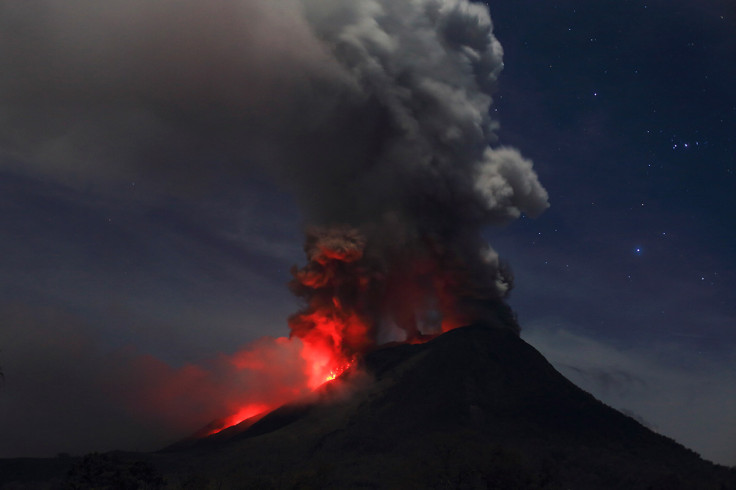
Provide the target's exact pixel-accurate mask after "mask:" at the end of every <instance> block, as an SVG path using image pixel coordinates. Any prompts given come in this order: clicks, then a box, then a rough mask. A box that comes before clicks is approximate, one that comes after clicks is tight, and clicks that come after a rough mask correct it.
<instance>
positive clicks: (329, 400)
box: [156, 324, 736, 489]
mask: <svg viewBox="0 0 736 490" xmlns="http://www.w3.org/2000/svg"><path fill="white" fill-rule="evenodd" d="M156 458H161V459H160V462H161V463H164V462H169V461H175V460H176V461H178V463H177V465H176V467H177V468H179V467H181V466H180V465H181V464H182V461H187V462H188V464H189V465H191V467H196V468H200V469H201V470H202V472H203V473H204V474H206V476H207V478H208V479H210V480H209V481H212V482H221V483H222V484H224V485H225V486H226V487H227V486H228V485H233V484H234V483H235V482H241V484H243V485H245V487H244V488H256V487H257V488H479V489H480V488H502V489H511V488H581V489H589V488H598V489H607V488H610V489H619V488H620V489H624V488H625V489H638V488H641V489H654V488H661V489H665V488H666V489H678V488H681V489H686V488H687V489H699V488H703V489H706V488H707V489H711V488H713V489H721V488H736V474H735V473H734V472H733V471H732V470H731V471H729V470H728V469H726V468H723V467H718V466H716V465H713V464H711V463H709V462H707V461H704V460H702V459H701V458H700V457H699V456H698V455H697V454H695V453H694V452H692V451H690V450H688V449H686V448H684V447H683V446H681V445H679V444H678V443H676V442H674V441H672V440H671V439H668V438H666V437H663V436H661V435H658V434H656V433H654V432H652V431H651V430H649V429H647V428H646V427H644V426H642V425H641V424H639V423H638V422H637V421H635V420H634V419H632V418H630V417H628V416H626V415H624V414H622V413H620V412H618V411H616V410H614V409H612V408H610V407H608V406H606V405H605V404H603V403H601V402H600V401H598V400H596V399H595V398H594V397H593V396H591V395H590V394H588V393H587V392H585V391H583V390H581V389H579V388H578V387H576V386H575V385H573V384H572V383H571V382H570V381H568V380H567V379H566V378H564V377H563V376H562V375H561V374H560V373H558V372H557V371H556V370H555V369H554V368H553V367H552V365H550V364H549V363H548V362H547V361H546V360H545V358H544V357H543V356H542V355H541V354H540V353H539V352H537V351H536V350H535V349H534V348H533V347H531V346H530V345H529V344H527V343H526V342H524V341H523V340H522V339H521V338H519V336H518V335H516V334H515V333H514V332H513V331H512V330H511V329H508V328H497V327H494V326H490V325H488V324H474V325H469V326H466V327H461V328H458V329H455V330H452V331H450V332H447V333H445V334H443V335H441V336H439V337H437V338H435V339H433V340H431V341H429V342H427V343H424V344H414V345H411V344H399V345H393V346H387V347H384V348H379V349H377V350H375V351H373V352H371V353H369V354H368V355H366V356H365V357H364V358H363V359H362V360H361V361H360V362H359V363H358V365H357V366H354V367H353V368H351V369H350V370H349V371H348V372H346V373H344V375H343V376H341V377H340V378H338V379H337V380H335V381H333V382H331V383H326V384H325V385H323V386H322V387H321V388H320V389H319V390H317V392H315V394H314V395H313V397H312V398H310V399H307V400H302V401H299V402H296V403H292V404H288V405H285V406H283V407H281V408H279V409H277V410H275V411H273V412H271V413H270V414H268V415H266V416H265V417H263V418H261V419H260V420H258V421H256V422H255V423H253V422H248V421H246V422H244V423H243V426H242V427H237V426H236V427H233V428H231V429H230V430H228V431H224V432H223V433H221V434H218V435H216V436H213V437H211V438H208V439H203V440H201V441H200V442H198V443H197V444H194V445H192V446H189V447H187V448H183V449H179V450H177V449H175V448H172V449H171V450H170V452H167V453H165V454H161V455H157V456H156ZM165 466H167V464H164V467H165Z"/></svg>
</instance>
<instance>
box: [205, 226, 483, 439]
mask: <svg viewBox="0 0 736 490" xmlns="http://www.w3.org/2000/svg"><path fill="white" fill-rule="evenodd" d="M430 245H432V243H430ZM365 247H366V241H365V238H364V237H363V236H362V235H360V233H358V231H357V230H354V229H349V228H340V227H337V228H331V229H314V230H309V231H308V233H307V242H306V245H305V251H306V252H307V257H308V262H307V264H306V265H305V266H304V267H302V268H300V269H299V268H294V269H293V270H292V275H293V280H292V281H291V283H290V285H289V286H290V289H291V290H292V292H294V294H296V295H297V296H298V297H299V298H301V299H302V300H304V302H305V305H304V307H303V308H302V310H301V311H299V312H298V313H296V314H294V315H292V316H291V317H290V318H289V328H290V329H291V335H290V337H289V338H288V339H286V338H279V339H272V340H270V341H269V342H265V343H262V345H260V346H254V348H252V349H247V350H244V351H241V352H240V353H238V354H236V355H234V356H232V358H230V360H229V362H230V363H231V364H232V365H233V366H234V368H235V369H237V370H238V372H239V373H241V372H245V373H251V375H253V376H258V378H259V379H261V380H263V381H255V382H254V381H251V383H250V385H248V386H247V388H248V390H250V392H249V393H247V394H246V395H245V396H243V397H242V398H241V400H242V401H241V402H240V403H237V404H233V403H229V404H228V406H230V407H239V408H237V410H234V412H235V413H234V414H233V415H230V416H229V417H227V418H226V419H224V420H223V421H222V422H221V425H222V426H221V427H219V428H218V429H216V430H213V431H212V432H210V434H213V433H216V432H219V431H221V430H223V429H225V428H227V427H230V426H233V425H236V424H239V423H241V422H242V421H243V420H246V419H248V418H249V417H252V416H254V415H257V414H258V413H261V412H266V411H269V410H273V409H274V408H276V407H278V406H280V405H282V404H284V403H288V402H290V401H292V400H293V399H295V398H297V397H298V396H300V395H302V394H305V393H306V392H308V391H309V390H315V389H316V388H318V387H319V386H321V385H323V384H324V383H326V382H329V381H332V380H334V379H336V378H337V377H338V376H340V375H341V374H342V373H343V372H345V371H346V370H347V369H348V368H350V366H352V365H353V364H354V363H355V360H356V358H357V357H358V356H360V355H361V354H363V353H365V352H367V351H369V350H370V349H371V348H372V347H373V346H374V345H375V342H376V338H377V331H378V329H379V323H380V322H383V321H388V322H391V323H392V324H393V325H395V326H397V327H398V328H399V329H401V330H402V331H403V332H405V334H406V339H405V342H408V343H415V344H416V343H423V342H426V341H428V340H431V339H432V338H433V337H434V336H435V335H437V334H439V333H441V332H446V331H448V330H452V329H454V328H457V327H459V326H461V325H464V324H467V323H469V321H468V320H469V318H467V317H466V315H465V314H464V313H463V314H461V313H460V310H461V309H462V308H459V307H458V298H459V296H463V295H464V289H465V283H466V282H467V281H466V279H465V278H464V276H463V274H464V272H463V271H464V268H463V267H462V266H461V265H457V264H454V262H453V256H452V254H450V253H448V252H443V249H441V248H440V247H436V246H434V247H433V246H428V247H427V249H426V250H425V252H424V253H423V254H420V255H419V256H406V255H404V254H403V253H402V254H399V255H397V256H396V257H394V260H392V261H391V263H390V264H387V263H386V262H384V261H375V260H374V259H375V258H372V257H367V256H366V254H365ZM413 252H416V250H414V251H413ZM448 257H449V258H448ZM284 353H289V355H290V357H288V362H285V361H286V359H287V356H285V355H283V354H284ZM287 365H288V367H287ZM259 385H260V386H262V390H261V392H260V393H257V392H254V390H253V386H259Z"/></svg>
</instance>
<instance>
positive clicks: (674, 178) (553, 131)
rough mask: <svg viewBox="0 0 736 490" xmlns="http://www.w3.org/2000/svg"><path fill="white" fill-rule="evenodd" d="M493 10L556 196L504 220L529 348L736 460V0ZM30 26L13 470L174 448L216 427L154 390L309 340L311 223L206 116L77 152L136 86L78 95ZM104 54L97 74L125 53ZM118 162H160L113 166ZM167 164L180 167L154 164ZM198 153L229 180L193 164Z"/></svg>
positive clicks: (11, 199) (511, 93)
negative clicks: (71, 129)
mask: <svg viewBox="0 0 736 490" xmlns="http://www.w3.org/2000/svg"><path fill="white" fill-rule="evenodd" d="M51 3H52V2H49V4H51ZM488 5H489V8H490V13H491V17H492V19H493V22H494V33H495V35H496V37H497V38H498V40H499V41H500V42H501V44H502V46H503V49H504V65H505V66H504V70H503V72H502V73H501V75H500V80H499V85H498V91H497V92H496V95H495V97H494V105H493V108H492V115H493V118H494V119H496V120H498V121H499V122H500V129H498V131H497V134H498V137H499V143H500V144H503V145H508V146H512V147H515V148H517V149H519V150H520V151H521V153H522V154H523V155H524V156H525V157H526V158H528V159H531V160H532V161H533V162H534V167H535V169H536V172H537V174H538V176H539V180H540V182H541V183H542V184H543V185H544V187H545V188H546V190H547V192H548V194H549V202H550V207H549V209H548V210H547V211H546V212H544V213H543V214H542V215H541V216H539V217H538V218H535V219H530V218H527V217H526V216H522V217H521V218H520V219H519V220H517V221H515V222H514V223H512V224H509V225H506V226H503V227H489V228H487V229H485V230H484V232H483V233H484V236H485V237H486V238H487V239H488V241H489V242H490V243H491V244H492V246H493V247H494V248H495V249H496V250H497V251H498V253H499V254H500V255H501V257H502V258H503V259H504V260H506V261H507V262H508V263H509V264H510V265H511V268H512V270H513V272H514V276H515V287H514V290H513V292H512V293H511V296H510V300H509V302H510V304H511V305H512V307H513V308H514V310H515V311H516V313H517V315H518V319H519V322H520V324H521V326H522V337H523V338H525V339H526V340H527V341H529V342H530V343H531V344H532V345H534V346H535V347H537V348H538V349H539V350H540V351H541V352H542V353H543V354H544V355H546V356H547V357H548V359H549V360H550V361H551V362H552V363H553V364H554V365H555V366H556V367H557V368H558V369H559V370H560V371H561V372H562V373H563V374H565V375H566V376H568V377H569V378H570V379H571V380H573V381H574V382H576V383H577V384H578V385H580V386H582V387H583V388H585V389H587V390H589V391H591V392H592V393H593V394H594V395H595V396H596V397H598V398H600V399H602V400H603V401H605V402H607V403H609V404H611V405H612V406H614V407H615V408H618V409H621V410H622V411H624V412H625V413H628V414H630V415H632V416H634V417H635V418H637V419H638V420H640V421H641V422H642V423H644V424H645V425H647V426H649V427H651V428H653V429H654V430H656V431H658V432H660V433H663V434H665V435H667V436H670V437H672V438H674V439H676V440H677V441H679V442H681V443H683V444H685V445H686V446H688V447H690V448H692V449H694V450H696V451H697V452H699V453H700V454H702V455H703V456H704V457H706V458H708V459H710V460H713V461H716V462H719V463H722V464H728V465H736V442H734V441H736V301H735V300H736V298H734V291H736V227H735V226H734V225H733V224H734V223H735V222H736V160H735V159H734V155H735V154H736V139H735V137H734V135H736V96H734V92H733V87H736V63H734V61H736V7H735V6H734V4H733V2H729V1H726V0H724V1H716V0H706V1H696V0H667V1H664V0H660V1H643V0H641V1H621V0H617V1H609V0H604V1H596V2H591V1H584V0H571V1H566V2H564V1H562V2H560V1H558V2H539V1H536V0H514V1H510V0H498V1H490V2H488ZM32 14H33V15H37V16H38V17H37V18H38V19H42V18H43V16H44V15H48V12H44V11H43V8H41V7H39V10H38V12H35V13H34V12H32ZM113 14H114V15H122V14H121V12H113ZM2 15H3V10H2V9H0V17H1V16H2ZM10 17H12V16H10ZM123 17H124V16H123ZM16 20H17V19H14V18H6V19H0V26H3V27H4V28H0V53H2V51H3V50H4V49H5V48H7V52H12V53H13V54H11V55H5V54H2V55H0V60H3V62H4V63H5V64H7V63H14V64H13V65H11V66H21V64H22V63H24V60H25V59H27V60H30V61H28V66H35V65H33V63H41V62H45V63H47V65H39V66H37V67H35V68H33V67H32V68H28V69H27V70H26V71H25V72H24V73H30V74H31V75H28V76H29V77H30V79H31V80H32V81H31V82H29V83H28V86H27V89H26V90H20V89H17V87H16V85H13V84H12V83H11V82H8V80H10V78H8V77H9V76H8V75H7V74H6V75H4V76H3V77H4V78H0V90H9V89H8V87H11V86H12V90H9V92H8V93H10V94H12V97H13V98H14V99H13V100H12V103H9V102H8V101H9V100H10V99H9V97H10V95H2V94H0V102H2V105H0V107H3V106H5V107H7V106H8V105H9V104H10V105H12V109H11V110H10V111H3V110H2V109H0V145H2V146H0V209H1V210H2V213H0V230H2V234H1V235H0V271H1V272H2V273H1V274H0V288H1V289H0V290H1V291H2V293H1V294H0V326H1V327H0V368H1V369H2V372H3V373H4V381H2V382H1V383H2V385H1V386H0V434H2V436H0V457H12V456H53V455H55V454H57V453H60V452H68V453H72V454H82V453H85V452H89V451H93V450H110V449H130V450H151V449H156V448H158V447H160V446H162V445H164V444H166V443H168V442H172V441H173V440H176V439H177V437H181V436H184V435H187V434H188V433H189V432H193V431H194V430H196V429H198V428H199V427H191V428H189V429H185V428H186V427H189V426H188V424H189V423H191V422H192V420H196V417H192V416H191V414H190V413H189V412H187V414H183V415H182V414H177V413H175V412H176V410H177V409H178V408H179V407H181V406H183V405H184V404H185V401H183V398H177V397H184V394H185V393H186V383H184V382H183V381H182V383H184V385H183V386H182V387H181V389H179V390H178V391H177V390H174V391H175V393H176V394H174V395H171V396H170V397H162V399H161V401H160V403H159V404H157V405H156V408H157V409H158V412H155V413H151V411H150V410H148V408H150V407H147V408H146V409H144V408H142V406H141V405H140V403H138V402H137V401H136V397H140V396H142V393H150V392H151V390H154V391H155V389H156V387H157V386H160V385H161V384H167V386H168V385H170V384H171V383H172V382H179V381H180V380H186V379H187V378H186V376H185V377H181V376H178V375H177V374H176V373H182V372H186V371H187V369H195V368H194V367H193V366H200V365H208V363H209V364H211V363H213V362H215V361H213V359H218V356H221V355H223V354H231V353H233V352H235V351H236V350H237V349H238V348H240V347H241V346H243V345H246V344H249V343H251V342H254V341H257V340H258V339H259V338H261V337H263V336H273V337H278V336H284V335H288V328H287V326H286V319H287V317H288V316H289V315H290V314H292V313H293V312H294V311H296V309H297V308H298V304H299V303H298V301H297V300H296V299H294V298H293V297H292V296H291V294H290V293H289V290H288V288H287V286H286V284H287V283H288V281H289V279H290V277H291V276H290V272H289V271H290V268H291V266H292V265H294V264H303V263H304V258H303V251H302V241H303V226H304V221H305V219H304V211H303V210H302V209H301V208H300V207H299V206H297V202H296V199H295V198H294V195H293V193H292V192H290V189H289V186H288V184H286V185H284V183H283V179H282V178H281V177H280V176H276V177H274V176H273V175H271V174H269V172H268V171H263V169H262V166H263V165H264V164H261V165H260V166H259V165H249V166H248V167H247V170H245V171H243V172H242V173H239V174H238V176H237V179H228V178H225V177H223V175H229V174H228V173H226V172H219V171H218V169H220V168H224V167H227V166H228V165H230V159H231V155H230V153H228V154H227V155H224V154H217V153H212V152H211V151H210V150H209V149H208V148H201V147H200V146H198V140H197V139H196V137H193V136H192V134H194V133H193V130H194V129H196V127H193V126H190V125H186V124H181V125H179V124H177V121H178V120H179V119H178V118H179V117H181V118H186V117H187V114H183V115H178V114H176V113H169V114H167V115H168V117H169V118H170V120H171V121H173V123H172V124H170V125H169V126H168V127H166V128H164V129H161V130H152V131H150V133H147V134H150V135H152V136H151V138H159V139H160V140H165V141H166V142H167V144H168V145H170V146H171V148H174V149H173V150H170V151H169V152H168V153H166V154H164V155H163V157H161V156H160V155H159V154H158V153H157V152H156V151H149V150H148V148H153V149H154V150H156V149H158V146H156V145H149V146H147V147H146V148H147V150H146V151H144V152H138V153H135V152H129V151H128V149H129V148H130V147H131V146H134V143H135V142H139V141H140V136H139V135H134V136H129V135H127V134H125V132H124V131H125V129H124V128H128V127H130V126H129V125H123V124H122V123H121V124H119V125H116V124H109V125H104V126H103V127H99V128H97V127H95V128H93V129H94V131H92V130H90V131H88V132H87V133H85V134H90V135H93V136H90V138H95V139H96V140H104V141H105V142H108V143H106V144H107V146H106V152H105V153H104V155H103V153H99V150H98V148H97V146H95V144H93V143H90V142H89V141H87V140H84V139H81V140H75V141H76V142H77V143H79V142H80V141H81V142H82V143H81V147H82V151H81V152H77V153H74V154H73V155H72V156H71V157H68V156H67V153H65V152H66V148H65V146H64V145H65V143H64V141H63V139H62V138H59V135H60V134H62V133H63V131H62V129H60V128H64V124H63V123H64V121H68V120H69V114H76V113H78V114H79V118H80V119H85V121H87V122H89V121H93V122H94V121H98V120H100V119H99V118H100V115H99V114H98V112H99V113H103V114H104V109H105V106H104V104H98V103H99V102H100V100H103V99H105V98H106V97H107V98H110V99H112V98H116V97H117V95H118V93H119V92H121V91H122V92H124V91H125V89H124V87H125V86H126V80H127V78H126V72H125V71H124V70H123V69H121V70H120V71H119V72H118V71H115V70H108V71H104V72H103V71H100V72H99V73H97V72H94V70H92V71H91V72H90V73H93V75H90V74H88V73H84V70H82V73H81V74H80V75H79V76H80V77H84V76H93V78H95V82H94V83H95V84H96V85H95V86H96V87H106V88H107V91H105V90H101V91H99V92H96V93H94V94H91V95H89V94H84V95H79V94H73V95H69V94H70V93H72V92H73V90H72V89H71V88H69V87H67V86H63V84H64V83H71V82H69V80H72V79H73V78H74V77H73V76H67V77H66V78H65V77H64V76H62V77H60V78H58V79H57V78H56V77H55V76H54V75H53V74H54V73H55V70H57V69H59V68H58V66H57V63H64V59H63V57H61V56H60V57H54V56H50V57H49V58H43V57H42V56H41V55H39V54H38V53H41V52H42V48H39V47H38V45H36V44H34V43H29V44H28V45H27V46H25V45H19V44H18V43H17V42H15V41H14V39H16V37H15V36H14V35H13V33H14V31H13V30H12V28H13V27H15V26H17V25H21V26H26V28H27V26H29V25H31V26H32V25H34V24H33V23H30V22H28V21H27V19H25V20H24V22H25V23H23V22H20V21H18V22H17V23H16ZM46 21H47V19H45V20H44V21H43V22H41V20H39V21H38V22H39V23H38V25H39V26H43V25H46V24H44V22H46ZM40 29H42V27H39V32H40ZM5 33H10V34H5ZM22 39H35V38H34V35H29V36H27V37H22ZM75 41H78V42H80V43H82V45H83V44H84V42H85V39H84V37H80V38H79V39H78V40H75ZM19 53H20V54H19ZM88 54H89V57H88V58H85V59H86V60H87V62H88V63H90V65H91V66H94V65H95V63H97V62H98V61H99V60H100V59H103V58H104V56H105V50H104V49H103V48H100V49H96V48H94V47H91V48H90V49H89V53H88ZM25 55H27V57H26V56H25ZM175 55H176V53H174V55H173V56H175ZM149 62H150V60H149ZM24 66H25V65H24ZM73 68H74V67H73ZM147 69H150V71H151V72H152V73H154V74H156V73H157V70H159V71H163V70H165V68H159V67H157V65H156V64H150V65H147ZM72 71H73V70H72ZM50 73H51V75H49V74H50ZM184 73H185V74H184V75H182V76H185V77H186V76H187V75H186V72H184ZM233 73H234V76H236V77H237V76H238V72H237V70H233ZM227 74H228V73H227V72H226V73H225V75H222V76H226V75H227ZM298 74H299V71H298V70H295V71H294V76H295V77H298V76H299V75H298ZM217 75H218V74H217V73H215V74H214V75H212V76H217ZM34 77H35V78H34ZM59 80H60V81H59ZM24 83H25V82H24ZM56 83H58V86H57V85H56ZM85 83H86V82H85ZM121 87H123V88H121ZM172 90H173V92H174V95H173V96H172V97H174V98H175V97H177V96H178V92H177V89H176V88H172ZM182 93H186V92H185V91H182ZM18 97H21V99H18ZM55 98H58V99H63V101H64V103H63V104H52V103H51V102H49V101H51V100H55ZM106 100H107V99H106ZM126 100H127V99H126V98H125V96H123V95H121V96H120V97H119V99H118V98H116V104H117V105H116V107H118V108H119V107H125V105H126ZM291 102H293V101H286V102H284V103H291ZM62 106H63V107H62ZM49 107H53V108H54V110H57V111H58V113H57V112H54V111H50V110H49ZM60 107H61V108H60ZM75 111H76V112H75ZM92 113H94V114H92ZM200 113H202V112H200ZM205 113H206V111H205ZM90 114H92V116H90ZM129 117H130V118H131V119H130V120H126V121H128V123H129V122H130V121H131V120H132V121H135V117H137V116H136V115H135V114H132V113H131V114H129ZM141 124H144V123H141ZM218 124H219V122H218ZM134 126H135V125H134ZM29 128H30V129H29ZM120 128H123V129H120ZM97 129H99V131H97ZM211 129H212V132H213V133H214V132H216V131H219V130H220V129H221V128H219V127H212V128H211ZM226 132H227V131H226V130H225V131H224V132H222V134H223V135H224V136H223V138H225V137H226V136H227V134H226ZM19 135H20V136H19ZM55 138H58V140H57V139H55ZM252 138H253V140H254V141H256V140H258V138H259V135H258V134H256V135H255V136H253V137H252ZM245 139H248V138H247V137H246V138H245ZM18 141H21V143H22V144H19V143H18ZM249 141H250V140H249ZM245 144H250V143H249V142H246V143H245ZM23 145H25V146H23ZM85 145H88V146H85ZM98 146H99V145H98ZM21 147H34V148H41V150H39V151H37V152H33V153H32V154H31V153H28V152H25V153H24V152H23V151H20V150H18V148H21ZM238 149H239V146H238V145H230V146H227V150H228V152H231V153H233V154H237V151H238ZM108 154H112V155H115V157H116V158H119V159H120V160H125V159H132V158H135V159H137V160H138V161H139V162H141V163H139V164H138V165H133V166H130V167H123V166H116V165H111V166H110V168H111V169H112V170H104V171H98V170H97V169H96V167H95V164H94V163H90V162H94V161H95V159H96V158H98V157H99V158H103V157H106V156H107V155H108ZM29 155H30V156H29ZM80 155H81V156H80ZM101 155H102V156H101ZM254 155H255V156H254ZM268 155H269V153H268V151H265V150H264V151H260V152H256V153H255V154H249V155H248V158H256V157H260V158H263V159H266V160H267V159H268V158H269V156H268ZM157 158H164V159H170V160H171V161H177V162H178V163H177V165H176V166H163V167H161V166H157V167H156V169H155V170H149V168H148V167H147V166H146V162H147V161H148V160H150V161H153V160H154V159H157ZM147 159H148V160H147ZM197 159H207V161H208V167H207V169H209V170H211V172H210V171H207V172H201V171H194V170H191V169H194V168H198V167H197V164H196V161H197ZM62 160H63V161H62ZM113 160H114V159H113ZM193 162H194V163H193ZM266 166H267V164H266ZM121 168H125V169H126V170H120V169H121ZM131 169H132V170H131ZM172 169H173V170H172ZM161 173H162V174H164V177H163V178H162V177H161V175H160V174H161ZM172 380H174V381H172ZM223 386H229V385H228V384H227V383H226V382H223ZM169 387H170V386H169ZM131 400H132V401H131ZM182 410H183V409H182ZM187 410H189V409H187ZM194 410H195V409H191V410H190V411H194Z"/></svg>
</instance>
